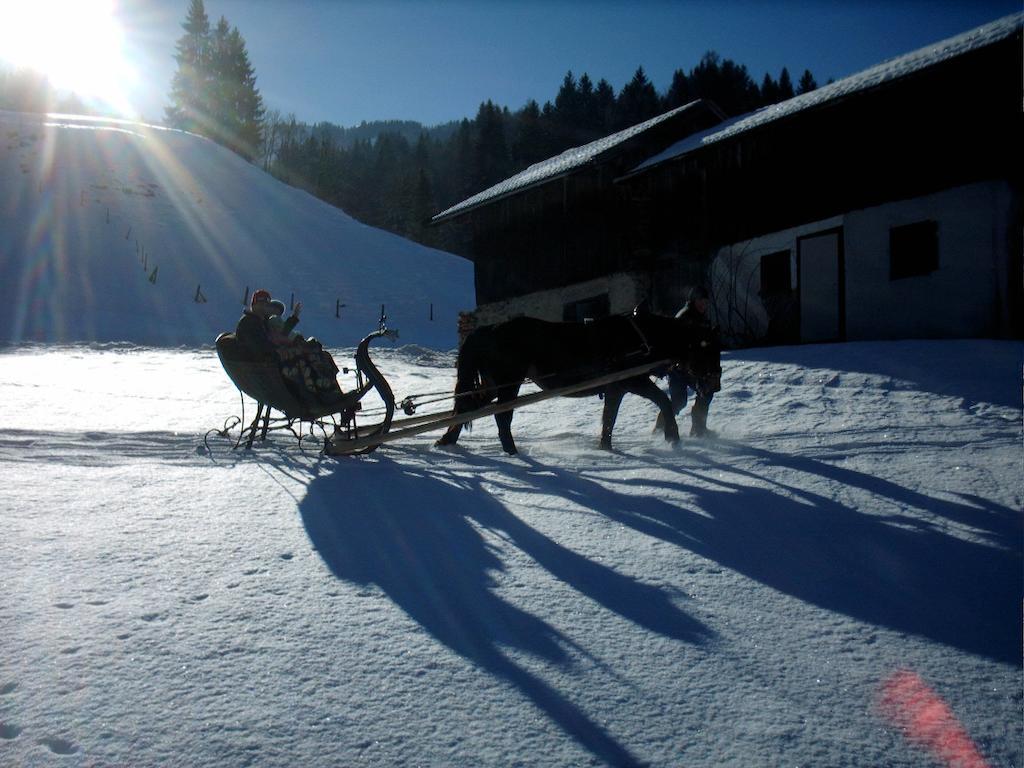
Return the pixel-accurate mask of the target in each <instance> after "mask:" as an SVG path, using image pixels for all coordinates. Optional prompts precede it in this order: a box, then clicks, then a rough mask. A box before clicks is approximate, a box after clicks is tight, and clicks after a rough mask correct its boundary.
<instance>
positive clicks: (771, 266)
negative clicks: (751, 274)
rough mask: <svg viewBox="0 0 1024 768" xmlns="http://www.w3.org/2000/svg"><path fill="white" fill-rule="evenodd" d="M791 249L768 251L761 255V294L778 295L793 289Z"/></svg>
mask: <svg viewBox="0 0 1024 768" xmlns="http://www.w3.org/2000/svg"><path fill="white" fill-rule="evenodd" d="M792 285H793V283H792V277H791V274H790V270H789V251H777V252H776V253H766V254H765V255H764V256H762V257H761V295H762V296H778V295H779V294H784V293H789V292H790V290H791V289H792Z"/></svg>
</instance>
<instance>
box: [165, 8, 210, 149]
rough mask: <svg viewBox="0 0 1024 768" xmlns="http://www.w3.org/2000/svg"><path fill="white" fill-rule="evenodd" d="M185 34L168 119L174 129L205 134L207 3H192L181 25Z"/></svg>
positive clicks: (207, 49) (179, 49) (178, 51)
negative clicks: (205, 4) (205, 5)
mask: <svg viewBox="0 0 1024 768" xmlns="http://www.w3.org/2000/svg"><path fill="white" fill-rule="evenodd" d="M181 26H182V28H183V29H184V30H185V34H184V35H182V36H181V37H180V38H179V39H178V44H177V53H176V54H175V55H174V60H175V61H176V62H178V70H177V71H176V72H175V73H174V78H173V79H172V80H171V95H170V98H171V106H169V107H167V109H166V110H165V111H166V120H167V124H168V125H170V126H171V127H172V128H181V129H182V130H186V131H195V132H198V133H203V125H204V123H205V115H206V114H207V112H208V107H209V105H208V104H207V103H206V94H207V92H208V73H209V59H210V19H209V17H208V16H207V15H206V8H205V7H204V6H203V0H191V1H190V3H189V8H188V15H187V16H186V17H185V21H184V23H183V24H182V25H181Z"/></svg>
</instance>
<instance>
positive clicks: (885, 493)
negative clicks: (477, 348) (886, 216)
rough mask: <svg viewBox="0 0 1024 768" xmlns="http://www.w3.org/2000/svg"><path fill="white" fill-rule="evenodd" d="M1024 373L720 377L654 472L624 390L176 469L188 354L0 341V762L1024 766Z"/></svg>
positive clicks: (197, 375)
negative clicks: (384, 439) (603, 431)
mask: <svg viewBox="0 0 1024 768" xmlns="http://www.w3.org/2000/svg"><path fill="white" fill-rule="evenodd" d="M350 356H351V350H346V351H341V352H339V353H338V357H339V358H340V359H343V360H348V359H350ZM375 360H377V361H378V364H379V367H380V368H381V370H382V371H383V372H384V373H385V375H386V376H388V378H389V379H390V380H391V382H392V384H393V387H394V389H395V392H396V394H398V395H399V397H401V396H403V395H405V394H410V393H416V392H430V391H435V390H446V389H447V388H448V387H450V386H451V384H452V378H453V368H452V364H453V361H452V359H451V357H450V356H449V355H447V354H441V353H432V352H427V351H424V350H422V349H417V348H413V347H402V348H397V349H390V348H388V347H387V346H386V345H384V346H383V348H382V349H381V351H380V352H378V353H377V354H376V355H375ZM1021 372H1022V345H1021V344H1019V343H1012V342H995V341H956V342H923V341H922V342H890V343H877V344H875V343H859V344H846V345H821V346H807V347H800V348H777V349H762V350H748V351H744V352H735V353H730V354H727V355H726V357H725V360H724V381H723V384H724V389H723V391H722V392H721V393H720V395H718V396H717V397H716V398H715V402H714V404H713V406H712V410H711V419H710V425H711V426H712V427H713V428H714V429H716V430H718V432H719V437H718V438H717V439H714V440H707V441H703V440H684V442H683V444H682V446H681V448H680V450H678V451H673V450H671V449H670V448H669V447H667V446H666V445H665V444H664V443H663V442H662V441H661V440H660V438H658V437H656V436H652V435H651V426H652V423H653V420H654V413H653V412H652V410H651V406H650V405H649V404H648V403H646V401H642V400H639V399H636V398H630V397H627V399H626V401H625V403H624V405H623V411H622V415H621V417H620V420H619V424H618V427H617V430H616V447H617V450H616V451H615V452H614V453H605V452H601V451H599V450H598V449H597V447H596V443H597V433H598V421H599V418H600V403H599V402H598V401H597V400H596V399H595V400H559V401H549V402H546V403H543V404H541V405H538V406H535V407H533V408H531V409H524V410H522V411H521V412H519V413H517V414H516V418H515V422H514V424H513V429H514V432H515V434H516V439H517V442H518V445H519V447H520V450H521V452H522V453H521V455H519V456H517V457H507V456H505V455H504V454H502V453H501V451H500V448H499V446H498V443H497V438H496V431H495V428H494V424H493V420H488V421H487V422H480V423H478V424H477V425H476V427H475V429H474V430H473V431H472V432H471V433H469V434H464V436H463V438H462V440H461V442H460V445H459V447H458V448H457V449H454V450H439V449H435V448H433V447H431V441H432V439H433V435H424V436H421V437H418V438H413V439H410V440H408V441H404V442H399V443H395V444H393V445H392V446H387V447H384V448H381V449H380V450H379V451H377V452H376V453H373V454H370V455H368V456H365V457H357V458H344V459H326V458H322V457H318V456H316V455H305V454H303V453H301V452H300V451H298V450H297V449H296V447H295V445H294V444H293V443H292V442H289V441H288V440H285V439H283V438H281V437H280V436H279V435H278V436H274V437H273V438H272V440H271V441H270V443H269V444H268V445H265V446H261V447H259V448H258V449H257V450H254V451H252V452H244V451H235V452H232V451H231V450H230V448H229V447H228V445H227V444H226V443H225V442H224V441H220V442H216V441H215V442H216V444H215V445H214V449H213V451H212V452H211V453H206V452H205V450H204V447H203V435H204V433H205V432H206V430H207V429H209V428H211V427H217V426H220V425H221V424H222V423H223V421H224V418H225V417H226V416H228V415H230V414H232V413H236V412H237V411H238V406H239V399H238V395H237V393H236V392H235V391H234V390H233V389H232V388H231V386H230V384H229V382H228V380H227V378H226V377H225V375H224V374H223V372H222V371H221V370H220V368H219V365H218V363H217V361H216V358H215V356H214V355H213V353H212V352H210V351H208V350H187V349H174V350H167V349H164V350H161V349H153V348H144V347H136V346H130V345H92V346H52V345H51V346H15V347H8V348H6V349H4V350H0V400H2V402H3V403H4V411H3V415H2V416H0V488H2V491H0V515H2V519H3V535H2V536H0V561H2V562H3V564H4V567H3V570H2V571H0V573H2V576H0V588H2V592H3V599H2V600H0V626H2V628H3V641H2V642H0V764H2V765H11V766H49V765H62V766H96V767H97V768H99V767H104V768H107V767H111V768H112V767H113V766H127V765H131V766H171V765H174V766H245V765H253V766H300V765H301V766H354V765H375V766H400V765H410V766H411V765H426V766H449V765H457V766H513V765H523V766H571V765H594V764H614V765H629V764H650V765H657V766H782V765H786V766H920V767H922V768H923V767H925V766H937V765H982V764H988V765H991V766H1021V765H1022V764H1024V747H1022V725H1021V724H1022V674H1021V597H1022V518H1021V506H1022V504H1021V502H1022V488H1021V477H1022V455H1024V452H1022V410H1021ZM247 413H248V414H249V415H251V414H252V407H251V404H250V405H249V406H248V407H247ZM907 680H911V681H914V685H913V686H911V689H910V690H911V691H912V692H911V694H909V695H904V696H902V697H901V696H900V695H899V693H898V692H899V691H901V690H902V691H905V690H907V688H906V686H905V685H904V683H905V682H906V681H907ZM914 686H916V687H914ZM894 691H895V692H896V693H894ZM922 691H923V692H924V693H922ZM926 694H927V695H928V696H930V695H932V694H934V699H928V698H927V696H926ZM947 709H948V712H949V713H950V714H949V716H948V717H943V716H942V713H943V712H944V711H946V710H947ZM972 751H973V752H972ZM972 753H973V754H974V755H975V756H980V758H979V759H983V760H984V762H969V760H970V759H971V755H972ZM956 760H959V761H960V762H956Z"/></svg>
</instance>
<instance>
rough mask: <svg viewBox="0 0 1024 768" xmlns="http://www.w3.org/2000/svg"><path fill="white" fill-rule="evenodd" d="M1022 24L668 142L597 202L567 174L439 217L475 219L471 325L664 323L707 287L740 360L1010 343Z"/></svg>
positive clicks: (688, 130)
mask: <svg viewBox="0 0 1024 768" xmlns="http://www.w3.org/2000/svg"><path fill="white" fill-rule="evenodd" d="M1022 19H1024V14H1017V15H1014V16H1011V17H1007V18H1005V19H1001V20H997V21H994V22H992V23H990V24H986V25H984V26H982V27H979V28H977V29H975V30H971V31H970V32H967V33H964V34H962V35H959V36H957V37H954V38H951V39H948V40H945V41H942V42H940V43H936V44H935V45H931V46H928V47H926V48H923V49H921V50H918V51H915V52H912V53H910V54H907V55H905V56H901V57H898V58H896V59H892V60H890V61H887V62H883V63H881V64H879V65H877V66H875V67H872V68H870V69H868V70H865V71H864V72H861V73H859V74H857V75H854V76H851V77H848V78H845V79H843V80H840V81H838V82H834V83H830V84H829V85H826V86H824V87H822V88H819V89H818V90H815V91H812V92H810V93H806V94H802V95H800V96H797V97H795V98H793V99H790V100H788V101H785V102H782V103H780V104H776V105H773V106H770V107H766V108H764V109H761V110H758V111H757V112H754V113H750V114H747V115H743V116H740V117H738V118H733V119H730V120H725V121H718V122H716V123H715V124H714V125H706V126H703V127H700V126H694V125H692V124H689V123H687V122H686V121H674V122H672V123H669V125H667V126H666V128H668V129H671V130H675V131H677V133H676V137H675V141H674V142H672V143H671V144H670V145H668V146H666V147H665V148H664V149H663V150H660V151H659V150H655V151H652V152H650V153H649V154H648V155H647V156H646V157H644V158H642V159H641V160H639V161H638V162H636V163H635V164H634V165H632V166H631V167H629V168H626V169H624V170H621V171H618V169H621V168H623V165H624V163H622V164H617V165H616V168H615V169H614V170H613V168H611V167H609V168H607V169H605V171H604V173H605V174H614V178H612V179H610V180H609V179H608V178H607V176H606V175H600V174H598V176H597V178H599V179H600V182H599V183H598V184H597V188H598V189H600V193H599V194H586V193H583V190H584V189H586V187H585V186H582V185H581V186H579V187H577V186H576V184H575V182H574V180H575V178H576V174H577V173H579V171H577V170H575V167H574V169H570V170H569V171H567V172H566V173H565V174H563V175H562V177H561V178H560V179H559V181H560V185H559V184H554V185H552V184H551V182H552V181H554V179H550V180H549V181H548V182H545V183H543V184H542V186H540V187H527V188H525V189H521V190H520V189H517V188H516V187H515V186H514V185H509V186H508V187H507V188H505V189H504V190H502V191H497V190H498V188H499V187H502V185H498V187H496V188H494V189H492V190H487V191H485V192H484V193H481V195H478V196H477V197H476V198H471V199H470V200H467V201H465V203H461V204H460V205H459V206H455V207H454V208H452V209H449V211H446V212H444V213H442V214H440V215H439V216H438V217H437V218H438V220H444V219H445V218H447V217H451V216H456V215H469V216H472V217H473V221H472V230H473V240H472V249H471V250H472V252H471V253H466V254H463V255H466V256H467V257H469V258H471V259H473V260H474V261H475V263H476V270H477V299H478V304H479V308H478V312H479V314H480V316H481V317H480V319H481V321H483V322H489V321H492V320H494V319H499V318H500V317H503V316H510V315H514V314H534V315H539V316H543V317H548V318H555V317H562V318H566V319H570V318H575V317H579V316H582V315H586V314H601V313H603V312H618V311H625V310H627V309H628V308H629V306H631V304H633V303H636V302H637V301H639V300H640V299H647V300H648V301H649V302H650V303H651V304H652V305H653V307H654V308H655V309H656V310H658V311H662V312H672V311H674V310H675V309H677V308H678V307H679V306H681V304H682V303H683V302H684V301H685V298H686V295H687V294H688V292H689V290H690V288H691V287H692V286H693V285H696V284H698V283H702V284H704V285H707V286H708V287H709V288H710V289H711V291H712V294H713V302H714V309H715V314H716V317H717V320H718V322H719V323H720V324H721V325H722V326H723V328H724V329H725V330H726V332H727V334H728V337H729V338H730V339H731V340H732V341H733V342H734V343H736V344H750V343H765V342H768V343H772V342H775V343H793V342H798V341H800V342H814V341H834V340H844V339H877V338H910V337H915V338H922V337H967V336H983V337H1021V336H1022V281H1024V277H1022V266H1021V265H1022V238H1021V233H1022V218H1021V196H1020V186H1021V184H1020V182H1021V169H1022V165H1021V160H1022V152H1021V140H1020V137H1021V136H1022V135H1024V131H1022V130H1021V129H1022V128H1024V119H1022V110H1021V104H1022V94H1024V83H1022V69H1024V62H1022V40H1021V29H1022ZM697 106H698V105H690V108H695V107H697ZM699 107H700V112H701V113H702V114H705V115H707V116H708V119H709V120H711V119H713V116H714V115H715V114H716V112H717V111H716V110H715V109H714V108H713V107H712V106H711V105H707V104H703V103H701V104H699ZM687 109H688V108H687V107H684V108H683V111H682V114H685V113H686V111H687ZM662 117H663V118H664V117H665V116H662ZM656 120H657V118H656ZM651 122H655V121H651ZM645 125H646V124H645ZM640 127H641V126H637V128H640ZM611 138H613V137H609V139H611ZM659 138H661V137H659ZM662 140H663V139H662ZM581 149H585V148H581ZM566 154H570V153H566ZM632 157H635V155H632V156H631V157H630V158H628V159H632ZM557 159H558V158H555V159H553V161H548V162H549V163H552V162H554V161H555V160H557ZM622 160H623V161H625V160H627V158H625V157H623V158H622ZM545 165H547V164H544V163H542V164H540V166H545ZM536 167H537V166H535V168H536ZM584 167H585V166H584ZM526 173H529V171H527V172H526ZM521 175H522V174H521ZM516 178H518V177H513V179H510V180H508V182H505V184H509V182H512V181H514V180H515V179H516ZM588 179H589V177H588ZM586 183H591V184H592V183H593V182H592V181H588V182H586ZM550 186H554V187H555V188H556V189H557V188H558V187H559V186H561V188H562V190H563V191H562V197H561V199H560V200H559V199H557V196H556V195H555V190H554V189H545V187H550ZM531 193H532V194H531ZM460 206H463V207H462V208H460ZM559 217H561V221H559ZM589 227H593V229H592V230H591V231H589V232H588V231H587V230H588V228H589Z"/></svg>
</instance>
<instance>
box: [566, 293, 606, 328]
mask: <svg viewBox="0 0 1024 768" xmlns="http://www.w3.org/2000/svg"><path fill="white" fill-rule="evenodd" d="M609 314H611V303H610V302H609V301H608V294H607V293H605V294H602V295H600V296H592V297H590V298H589V299H580V300H579V301H572V302H570V303H568V304H565V305H564V306H563V307H562V320H564V321H565V322H567V323H581V322H583V321H584V320H587V319H590V320H596V319H597V318H599V317H608V315H609Z"/></svg>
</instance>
